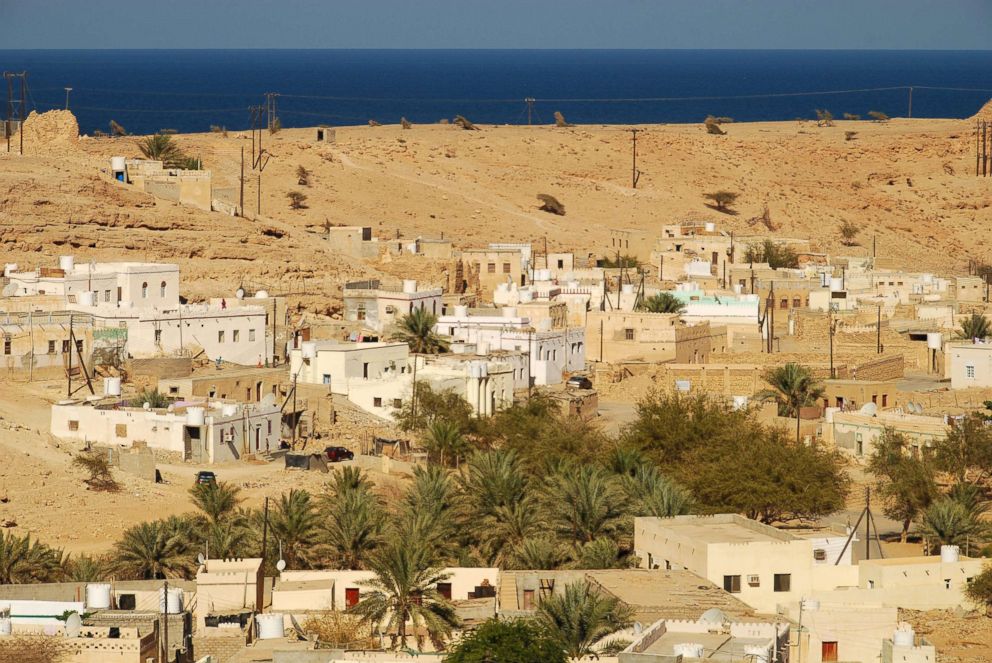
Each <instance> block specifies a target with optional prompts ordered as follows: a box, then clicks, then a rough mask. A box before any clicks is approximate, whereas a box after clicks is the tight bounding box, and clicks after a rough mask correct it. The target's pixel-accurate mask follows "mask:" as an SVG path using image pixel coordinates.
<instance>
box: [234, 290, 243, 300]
mask: <svg viewBox="0 0 992 663" xmlns="http://www.w3.org/2000/svg"><path fill="white" fill-rule="evenodd" d="M234 296H235V297H237V298H238V299H244V298H245V289H244V288H238V289H237V290H236V291H235V293H234Z"/></svg>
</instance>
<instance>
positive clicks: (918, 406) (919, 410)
mask: <svg viewBox="0 0 992 663" xmlns="http://www.w3.org/2000/svg"><path fill="white" fill-rule="evenodd" d="M913 405H915V406H916V414H923V403H913Z"/></svg>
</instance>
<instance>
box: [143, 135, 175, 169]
mask: <svg viewBox="0 0 992 663" xmlns="http://www.w3.org/2000/svg"><path fill="white" fill-rule="evenodd" d="M138 149H139V150H141V153H142V154H143V155H145V158H146V159H154V160H155V161H161V162H162V165H163V166H165V167H166V168H177V167H179V166H180V165H181V164H182V162H183V161H184V160H185V159H186V155H185V154H183V151H182V150H181V149H180V148H179V145H177V144H176V142H175V141H174V140H172V136H169V135H168V134H155V135H154V136H148V137H146V138H144V139H142V140H139V141H138Z"/></svg>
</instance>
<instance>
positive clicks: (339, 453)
mask: <svg viewBox="0 0 992 663" xmlns="http://www.w3.org/2000/svg"><path fill="white" fill-rule="evenodd" d="M324 455H325V456H327V460H329V461H331V462H332V463H337V462H339V461H342V460H354V459H355V454H354V453H353V452H351V451H349V450H348V449H345V448H344V447H326V448H325V449H324Z"/></svg>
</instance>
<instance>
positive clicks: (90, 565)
mask: <svg viewBox="0 0 992 663" xmlns="http://www.w3.org/2000/svg"><path fill="white" fill-rule="evenodd" d="M64 573H65V579H66V580H67V581H69V582H100V581H101V580H104V579H105V578H106V577H107V564H106V560H104V559H103V558H100V557H91V556H90V555H78V556H77V557H74V558H69V559H67V560H66V562H65V565H64Z"/></svg>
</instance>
